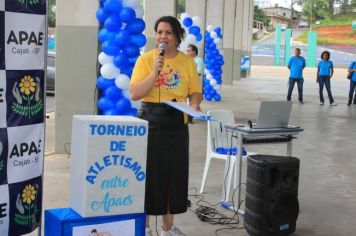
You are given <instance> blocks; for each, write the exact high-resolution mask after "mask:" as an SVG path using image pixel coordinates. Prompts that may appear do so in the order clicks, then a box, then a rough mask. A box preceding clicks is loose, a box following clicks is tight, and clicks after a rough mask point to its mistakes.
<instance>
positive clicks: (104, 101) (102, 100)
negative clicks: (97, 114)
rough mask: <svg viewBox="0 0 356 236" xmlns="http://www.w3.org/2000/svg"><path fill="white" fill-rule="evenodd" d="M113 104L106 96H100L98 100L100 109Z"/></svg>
mask: <svg viewBox="0 0 356 236" xmlns="http://www.w3.org/2000/svg"><path fill="white" fill-rule="evenodd" d="M114 106H115V104H114V103H113V102H112V101H111V100H110V99H107V98H106V97H102V98H100V99H99V100H98V108H99V109H100V110H102V111H106V110H109V109H111V108H113V107H114Z"/></svg>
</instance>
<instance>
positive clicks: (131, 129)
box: [89, 124, 147, 136]
mask: <svg viewBox="0 0 356 236" xmlns="http://www.w3.org/2000/svg"><path fill="white" fill-rule="evenodd" d="M89 127H90V134H91V135H112V136H144V135H145V134H146V132H147V128H146V127H145V126H136V125H105V124H100V125H98V124H91V125H89Z"/></svg>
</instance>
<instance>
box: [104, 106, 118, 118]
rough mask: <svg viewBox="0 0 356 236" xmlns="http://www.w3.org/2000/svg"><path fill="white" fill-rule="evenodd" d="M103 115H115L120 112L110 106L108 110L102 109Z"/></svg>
mask: <svg viewBox="0 0 356 236" xmlns="http://www.w3.org/2000/svg"><path fill="white" fill-rule="evenodd" d="M104 115H106V116H117V115H120V113H119V112H118V111H117V110H116V109H115V108H112V109H110V110H107V111H104Z"/></svg>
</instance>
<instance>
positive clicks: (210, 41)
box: [205, 38, 214, 45]
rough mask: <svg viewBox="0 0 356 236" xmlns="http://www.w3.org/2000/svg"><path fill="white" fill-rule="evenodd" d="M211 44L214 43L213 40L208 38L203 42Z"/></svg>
mask: <svg viewBox="0 0 356 236" xmlns="http://www.w3.org/2000/svg"><path fill="white" fill-rule="evenodd" d="M212 43H214V40H213V39H212V38H208V39H206V40H205V44H208V45H210V44H212Z"/></svg>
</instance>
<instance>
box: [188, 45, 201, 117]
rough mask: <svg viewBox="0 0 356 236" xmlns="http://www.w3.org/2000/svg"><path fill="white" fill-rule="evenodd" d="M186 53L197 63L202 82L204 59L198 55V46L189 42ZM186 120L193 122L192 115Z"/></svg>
mask: <svg viewBox="0 0 356 236" xmlns="http://www.w3.org/2000/svg"><path fill="white" fill-rule="evenodd" d="M186 52H187V55H189V56H190V57H192V58H193V60H194V62H195V64H197V70H198V75H199V78H200V79H201V81H202V83H203V76H204V61H203V59H202V58H201V57H198V48H197V47H196V46H195V45H194V44H189V45H188V47H187V50H186ZM188 122H189V123H190V124H193V117H192V116H188Z"/></svg>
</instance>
